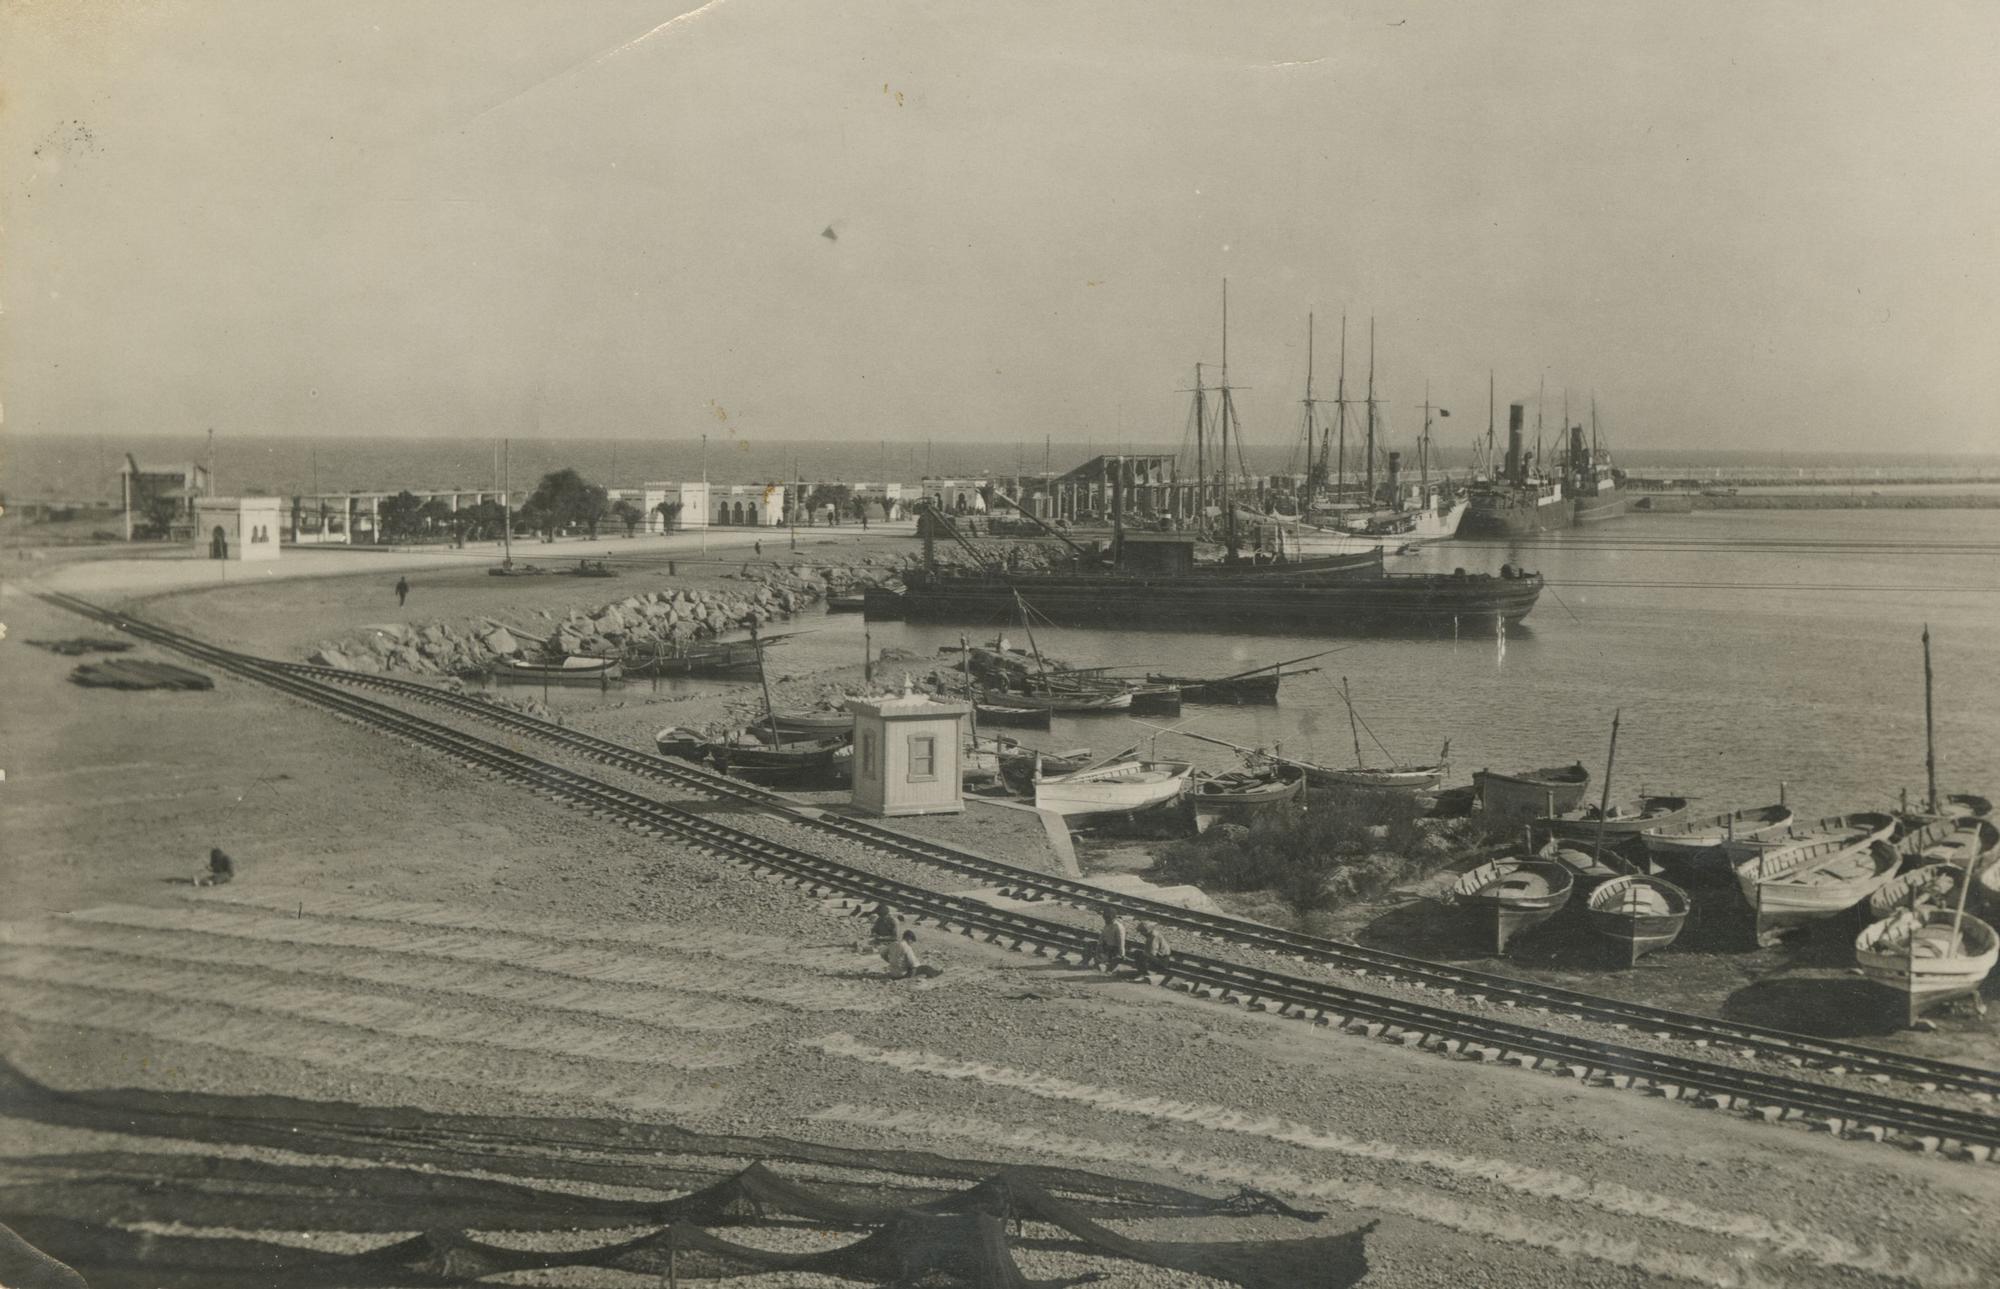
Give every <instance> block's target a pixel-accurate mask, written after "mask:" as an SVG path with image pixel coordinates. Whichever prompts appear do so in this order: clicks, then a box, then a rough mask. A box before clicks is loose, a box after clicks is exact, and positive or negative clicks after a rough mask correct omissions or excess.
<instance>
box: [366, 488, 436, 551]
mask: <svg viewBox="0 0 2000 1289" xmlns="http://www.w3.org/2000/svg"><path fill="white" fill-rule="evenodd" d="M423 508H424V503H423V502H421V501H418V500H417V495H416V494H415V493H413V492H409V491H407V490H406V491H403V492H399V493H397V494H396V495H395V496H393V497H390V498H389V499H388V500H386V501H384V502H382V503H381V504H380V505H379V506H377V507H376V508H375V523H376V526H377V536H378V537H379V538H382V539H385V540H388V541H392V542H400V541H404V540H406V539H408V538H411V537H414V536H416V534H417V531H418V530H419V528H421V527H422V525H423V519H422V518H421V515H422V512H423Z"/></svg>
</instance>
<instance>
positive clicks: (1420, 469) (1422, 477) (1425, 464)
mask: <svg viewBox="0 0 2000 1289" xmlns="http://www.w3.org/2000/svg"><path fill="white" fill-rule="evenodd" d="M1417 479H1418V483H1417V487H1418V493H1417V495H1418V497H1419V498H1420V499H1421V502H1422V504H1423V505H1426V506H1428V505H1429V504H1430V496H1431V383H1430V381H1428V380H1426V381H1425V382H1424V436H1423V437H1422V438H1421V439H1418V440H1417Z"/></svg>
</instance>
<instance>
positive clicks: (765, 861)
mask: <svg viewBox="0 0 2000 1289" xmlns="http://www.w3.org/2000/svg"><path fill="white" fill-rule="evenodd" d="M43 598H44V599H46V600H48V601H49V602H51V603H53V604H56V605H58V606H59V607H62V608H64V609H68V610H70V611H72V612H76V613H80V614H83V615H85V616H88V617H91V618H93V619H96V620H98V621H100V622H103V623H106V624H108V625H112V626H115V627H117V628H119V629H121V630H124V631H126V632H127V633H129V634H132V635H134V636H137V637H139V638H141V639H145V640H148V641H150V642H152V643H155V644H159V645H161V646H164V647H167V648H171V649H174V650H176V651H178V652H181V653H184V654H186V655H188V656H190V657H193V658H195V659H197V660H199V661H201V662H204V663H206V664H208V665H211V666H214V667H217V668H218V669H221V670H224V671H228V672H230V673H232V674H235V675H238V676H241V677H243V678H245V679H250V680H255V681H257V682H259V683H262V684H264V685H267V686H269V687H271V688H273V689H276V690H278V691H279V692H282V693H287V694H290V695H292V696H293V697H296V698H298V699H300V700H302V701H305V702H308V703H311V704H313V705H315V706H318V707H320V708H322V709H325V710H327V711H329V712H332V713H334V714H336V715H340V716H343V717H346V718H347V719H350V720H354V721H356V722H359V723H361V724H364V725H367V726H369V727H371V728H374V729H377V730H379V731H381V732H384V733H388V734H393V735H395V736H397V737H400V738H403V739H404V740H406V741H408V742H410V743H412V744H414V745H416V746H418V747H422V748H426V749H428V750H432V751H435V752H438V753H442V754H443V755H445V756H447V757H450V758H451V759H453V760H455V761H458V762H460V763H461V764H464V765H466V766H468V767H469V768H472V769H476V770H480V771H482V772H484V773H487V774H490V775H493V776H496V777H500V778H504V779H507V780H510V781H513V782H516V783H519V784H522V785H523V786H526V787H528V788H530V789H531V790H532V791H535V792H537V793H538V794H541V795H544V796H547V797H550V798H552V799H555V800H557V801H560V802H561V803H563V804H565V805H569V806H572V807H574V808H577V809H581V810H584V811H586V812H588V813H590V814H592V815H595V816H598V817H601V818H605V819H607V820H609V821H612V822H616V823H620V824H622V825H624V826H627V827H630V828H633V829H636V830H639V831H641V832H645V833H648V834H652V835H664V836H671V837H673V838H675V839H677V840H679V841H682V842H685V843H688V844H691V845H694V846H697V847H699V848H701V849H703V850H705V851H707V852H709V853H712V854H715V855H718V856H720V857H722V858H725V859H728V860H730V861H733V862H736V863H739V864H742V865H744V866H746V867H748V868H749V869H750V870H751V871H753V872H755V873H758V874H761V875H767V876H771V877H775V878H779V879H782V880H785V881H788V882H791V883H794V884H796V885H798V886H801V887H803V888H805V889H806V890H808V891H809V892H811V893H813V894H815V895H818V896H822V897H826V896H836V895H837V896H840V897H844V898H845V899H848V900H851V901H855V902H856V906H857V907H862V906H865V905H867V904H872V903H874V902H877V901H883V902H887V903H889V904H891V905H892V906H894V907H895V908H897V909H899V910H901V911H903V912H905V913H907V914H908V915H910V916H911V917H913V918H916V919H918V920H923V921H929V922H932V923H935V924H937V925H939V926H940V927H942V928H944V929H947V930H951V931H956V932H958V933H960V934H963V935H968V936H975V937H979V938H983V939H985V940H986V941H988V942H991V943H999V944H1005V945H1006V946H1007V947H1009V948H1012V949H1017V950H1022V951H1026V952H1032V953H1036V954H1041V955H1055V956H1057V957H1059V958H1062V959H1064V960H1076V961H1081V960H1083V959H1085V958H1087V957H1088V956H1089V955H1090V954H1091V952H1092V951H1093V949H1094V947H1095V942H1096V940H1095V936H1094V935H1093V934H1092V933H1091V932H1089V931H1086V930H1083V929H1080V928H1077V927H1074V926H1069V925H1066V924H1064V923H1058V922H1051V921H1048V920H1047V919H1043V918H1038V917H1034V916H1031V915H1029V914H1027V913H1023V912H1018V911H1013V910H1005V909H998V908H995V907H993V906H991V905H988V904H985V903H982V902H980V901H977V900H969V899H962V898H959V897H956V896H951V895H946V894H942V893H940V892H936V891H933V890H930V889H929V888H927V887H922V886H918V885H915V884H913V883H909V882H903V881H899V880H896V879H892V878H886V877H882V876H879V875H877V874H873V873H869V872H867V871H865V870H861V869H856V868H854V867H852V866H850V865H847V864H842V863H839V862H837V861H834V860H830V859H827V858H825V857H823V856H819V855H815V854H812V853H811V852H808V851H804V850H800V849H798V848H797V847H793V846H789V845H786V844H784V843H781V842H777V841H774V840H771V839H769V838H766V837H762V836H759V835H757V834H755V833H750V832H745V831H743V830H741V829H737V828H732V827H729V826H728V825H726V824H722V823H719V822H717V821H716V820H714V819H713V818H710V817H709V816H706V815H703V814H700V813H697V812H695V811H691V810H687V809H684V808H682V807H679V806H675V805H671V804H668V803H665V802H661V801H657V800H654V799H653V798H650V797H647V796H644V795H642V794H640V793H637V792H633V791H630V790H628V789H625V788H621V787H617V786H615V785H613V784H609V783H606V782H603V781H602V780H599V779H595V778H592V777H590V776H588V775H585V774H582V773H579V772H577V771H574V770H570V769H568V768H566V767H563V766H560V765H556V764H553V763H551V762H548V761H545V760H542V759H540V758H538V757H535V756H532V755H530V754H528V753H526V752H523V751H519V750H517V749H513V748H507V747H503V746H501V745H499V744H496V743H492V742H489V741H487V740H485V739H482V738H480V737H478V736H477V735H474V734H470V733H467V732H465V731H463V730H460V729H456V728H454V727H452V726H448V725H444V724H440V723H438V722H436V721H432V720H429V719H427V718H425V717H421V716H418V715H416V714H414V713H411V712H408V711H405V710H403V709H401V708H397V707H393V706H390V705H387V704H384V703H380V702H377V701H375V700H373V699H369V698H364V697H360V696H357V695H355V694H353V693H352V692H350V691H348V690H347V689H344V688H342V687H340V686H337V685H335V684H332V683H329V682H328V681H326V680H324V679H321V678H319V677H317V676H313V675H307V674H301V672H300V668H299V667H298V666H297V665H296V664H285V663H272V662H267V661H264V660H261V659H257V658H254V657H251V656H248V655H244V654H239V653H235V652H232V651H230V650H225V649H221V648H218V647H216V646H213V645H209V644H206V643H205V642H202V641H200V640H198V639H195V638H193V637H190V636H186V635H183V634H181V633H178V632H173V631H169V630H167V629H164V628H161V627H157V626H153V625H151V624H148V623H144V622H141V621H138V620H136V619H132V618H129V617H127V616H125V615H122V614H118V613H115V612H111V611H107V610H103V609H100V608H98V607H96V606H94V605H90V604H88V603H87V602H85V601H81V600H77V599H75V598H74V597H69V596H63V595H54V594H44V595H43ZM396 683H399V684H401V683H407V682H396ZM417 688H425V687H422V686H418V687H417ZM429 692H433V693H435V692H437V691H429ZM482 714H483V713H482ZM537 724H539V723H537ZM551 728H554V727H551ZM564 732H565V733H566V732H567V731H564ZM580 737H582V736H580ZM609 746H611V747H613V748H614V749H615V748H616V745H609ZM616 750H618V751H620V752H622V753H626V754H628V755H632V754H630V753H629V750H627V749H616ZM642 759H646V760H656V759H655V758H642ZM674 768H675V769H676V770H678V769H679V768H680V767H674ZM689 771H690V772H691V773H698V772H694V771H692V767H690V768H689ZM701 777H703V778H705V779H713V778H714V776H707V775H704V776H701ZM717 782H718V783H719V784H722V785H727V786H729V787H732V788H739V789H740V788H742V787H743V785H740V784H731V783H730V782H729V781H727V780H718V781H717ZM771 795H775V794H771ZM778 800H780V801H782V800H783V798H778ZM794 808H795V809H798V808H797V807H796V806H795V807H794ZM822 818H831V817H830V816H822ZM839 822H840V823H842V824H850V823H852V822H853V821H849V820H841V821H839ZM896 840H897V841H898V842H902V841H904V840H905V839H902V838H896ZM966 858H968V859H970V858H972V857H966ZM986 862H991V861H986ZM1024 876H1027V877H1030V878H1033V879H1034V884H1035V885H1037V886H1040V887H1047V886H1048V885H1049V884H1048V883H1047V882H1045V881H1043V880H1042V879H1043V876H1044V875H1041V874H1026V873H1024ZM1090 902H1091V903H1093V904H1101V903H1103V902H1104V899H1103V896H1102V894H1101V893H1098V892H1095V891H1092V892H1091V898H1090ZM1163 907H1164V906H1163ZM1174 912H1176V913H1178V912H1180V911H1179V910H1174ZM1221 921H1222V922H1223V923H1225V924H1228V925H1224V926H1221V927H1218V928H1217V930H1216V934H1218V935H1219V936H1221V937H1222V938H1227V939H1229V940H1231V941H1233V942H1240V943H1252V942H1254V939H1245V938H1244V937H1242V936H1239V935H1238V934H1236V932H1237V930H1238V929H1239V928H1242V929H1244V930H1246V931H1252V930H1262V929H1261V928H1252V927H1248V925H1247V924H1230V923H1229V920H1228V919H1222V920H1221ZM1323 943H1328V944H1331V943H1334V942H1323ZM1146 965H1147V966H1148V968H1149V970H1148V979H1150V980H1151V981H1152V982H1153V983H1155V984H1160V985H1167V986H1172V987H1177V988H1181V989H1183V990H1189V991H1193V992H1196V993H1200V994H1202V995H1205V996H1209V997H1213V998H1217V999H1220V1000H1223V1001H1229V1002H1239V1003H1244V1004H1247V1005H1250V1006H1256V1007H1261V1008H1263V1009H1265V1010H1267V1011H1275V1012H1279V1013H1281V1014H1284V1015H1288V1016H1293V1017H1300V1018H1306V1019H1311V1020H1313V1021H1316V1022H1318V1023H1321V1024H1326V1025H1338V1026H1341V1027H1342V1028H1344V1029H1348V1030H1352V1031H1356V1032H1359V1033H1362V1034H1365V1035H1367V1036H1369V1037H1376V1038H1383V1039H1387V1040H1391V1041H1398V1042H1401V1043H1403V1044H1405V1045H1407V1046H1412V1047H1420V1048H1424V1049H1426V1050H1434V1051H1437V1052H1439V1053H1441V1054H1444V1055H1449V1056H1456V1057H1460V1058H1464V1059H1477V1060H1484V1061H1504V1062H1511V1063H1514V1064H1518V1065H1522V1066H1526V1067H1533V1068H1538V1069H1543V1070H1547V1071H1551V1072H1557V1073H1562V1074H1566V1075H1569V1076H1571V1077H1575V1078H1578V1079H1581V1080H1585V1081H1588V1082H1593V1083H1602V1084H1608V1085H1610V1086H1614V1087H1621V1088H1630V1089H1635V1090H1639V1091H1645V1092H1650V1093H1653V1094H1655V1095H1659V1096H1664V1097H1669V1098H1673V1099H1683V1100H1695V1101H1698V1102H1699V1103H1700V1104H1703V1105H1706V1106H1709V1107H1712V1108H1717V1109H1726V1110H1739V1111H1743V1112H1747V1113H1750V1114H1753V1115H1755V1116H1757V1117H1760V1118H1763V1119H1766V1120H1770V1121H1773V1122H1779V1121H1788V1120H1789V1121H1802V1122H1805V1123H1807V1124H1809V1125H1811V1126H1815V1127H1820V1128H1823V1129H1827V1130H1830V1131H1835V1132H1839V1133H1842V1134H1845V1135H1850V1136H1865V1137H1869V1138H1873V1139H1876V1140H1885V1139H1895V1140H1897V1141H1900V1142H1902V1143H1904V1144H1907V1145H1910V1146H1913V1147H1915V1148H1919V1149H1926V1150H1941V1151H1946V1152H1950V1153H1953V1154H1958V1155H1961V1156H1964V1157H1969V1158H1973V1159H1980V1160H1986V1159H1992V1158H1995V1157H2000V1116H1995V1115H1992V1114H1988V1113H1985V1112H1982V1111H1978V1110H1969V1109H1957V1108H1951V1107H1943V1106H1937V1105H1932V1104H1928V1103H1923V1102H1916V1101H1910V1100H1906V1099H1903V1098H1899V1097H1895V1096H1891V1095H1887V1094H1885V1093H1882V1092H1876V1091H1870V1090H1865V1089H1854V1088H1849V1087H1846V1086H1842V1085H1837V1084H1829V1083H1824V1082H1818V1081H1808V1080H1802V1079H1798V1078H1794V1077H1791V1076H1789V1075H1786V1074H1781V1073H1768V1072H1764V1071H1759V1070H1753V1069H1745V1068H1741V1067H1737V1066H1731V1065H1724V1064H1719V1063H1716V1062H1713V1061H1708V1060H1703V1059H1700V1058H1699V1057H1686V1056H1678V1055H1674V1054H1670V1053H1663V1052H1660V1051H1658V1050H1655V1049H1651V1048H1638V1047H1630V1046H1625V1045H1622V1044H1615V1043H1604V1042H1599V1041H1595V1040H1592V1039H1585V1038H1579V1037H1575V1036H1572V1035H1567V1034H1561V1033H1555V1032H1551V1031H1549V1030H1545V1029H1540V1028H1537V1027H1535V1026H1532V1025H1529V1024H1525V1023H1519V1022H1515V1021H1510V1020H1504V1019H1499V1018H1494V1017H1489V1016H1485V1015H1479V1014H1468V1013H1466V1012H1463V1011H1459V1010H1455V1009H1451V1008H1447V1007H1443V1006H1438V1005H1434V1004H1430V1003H1424V1002H1411V1001H1407V1000H1404V999H1400V998H1394V997H1385V996H1383V995H1380V994H1376V993H1370V992H1367V991H1364V990H1359V989H1352V988H1348V987H1344V986H1341V985H1337V984H1332V983H1329V982H1326V981H1323V980H1313V979H1308V978H1303V977H1298V976H1291V975H1287V974H1285V973H1283V972H1279V971H1270V970H1263V969H1259V968H1255V967H1249V966H1245V965H1243V964H1240V963H1236V962H1231V961H1226V960H1222V959H1217V958H1212V957H1207V956H1204V955H1200V954H1194V953H1177V954H1175V955H1174V956H1173V958H1172V959H1171V961H1170V962H1167V963H1149V964H1146ZM1496 979H1498V978H1496ZM1606 1005H1607V1006H1609V1005H1612V1004H1610V1003H1609V1002H1608V1000H1606ZM1685 1023H1686V1024H1687V1025H1689V1026H1700V1025H1702V1024H1705V1023H1706V1022H1705V1021H1704V1020H1703V1018H1699V1017H1686V1018H1685ZM1773 1033H1778V1032H1777V1031H1773ZM1797 1041H1798V1042H1799V1043H1800V1044H1802V1045H1803V1050H1807V1051H1820V1050H1823V1049H1825V1048H1828V1047H1829V1046H1835V1045H1828V1044H1822V1043H1820V1042H1818V1041H1817V1040H1812V1039H1803V1038H1801V1039H1798V1040H1797ZM1776 1047H1777V1044H1776V1043H1775V1042H1769V1041H1767V1048H1766V1049H1763V1050H1775V1049H1776ZM1856 1050H1857V1051H1858V1052H1861V1053H1862V1054H1867V1053H1866V1052H1865V1049H1856ZM1797 1052H1798V1049H1795V1050H1794V1053H1793V1054H1794V1055H1797ZM1896 1059H1898V1060H1903V1061H1905V1062H1907V1063H1909V1064H1912V1065H1922V1064H1927V1063H1922V1062H1917V1061H1916V1060H1915V1058H1896ZM1928 1064H1933V1065H1935V1063H1928ZM1961 1069H1963V1070H1966V1071H1968V1073H1969V1074H1974V1075H1979V1074H1983V1073H1984V1072H1980V1071H1976V1070H1972V1069H1971V1068H1970V1067H1958V1066H1938V1067H1937V1070H1938V1071H1953V1070H1961ZM1878 1077H1881V1078H1884V1079H1886V1078H1887V1077H1888V1076H1887V1075H1886V1074H1878ZM1989 1077H1990V1076H1989ZM1933 1080H1934V1082H1935V1084H1936V1085H1937V1086H1944V1080H1943V1078H1942V1077H1941V1074H1940V1073H1937V1072H1934V1075H1933Z"/></svg>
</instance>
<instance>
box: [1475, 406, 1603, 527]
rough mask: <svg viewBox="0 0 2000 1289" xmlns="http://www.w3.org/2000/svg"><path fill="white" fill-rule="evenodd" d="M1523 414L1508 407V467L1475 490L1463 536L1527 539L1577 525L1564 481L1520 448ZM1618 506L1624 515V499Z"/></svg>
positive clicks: (1520, 408) (1514, 407)
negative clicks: (1545, 469) (1555, 476)
mask: <svg viewBox="0 0 2000 1289" xmlns="http://www.w3.org/2000/svg"><path fill="white" fill-rule="evenodd" d="M1524 413H1525V408H1524V407H1523V405H1522V404H1520V403H1510V404H1508V405H1507V467H1506V469H1505V471H1504V472H1503V473H1502V474H1501V475H1500V477H1499V478H1497V479H1483V480H1480V481H1479V482H1477V483H1474V484H1473V485H1472V494H1471V496H1470V498H1469V499H1468V504H1467V506H1466V508H1465V517H1464V518H1463V519H1462V520H1461V521H1460V522H1459V526H1458V533H1459V536H1461V537H1527V536H1532V535H1533V534H1535V533H1543V532H1551V531H1554V530H1558V529H1563V528H1568V527H1569V526H1570V525H1571V524H1573V523H1575V522H1576V502H1575V500H1574V499H1573V498H1571V497H1570V496H1569V494H1568V493H1567V492H1566V491H1565V489H1564V486H1563V484H1564V481H1563V480H1562V479H1558V478H1551V477H1549V476H1548V475H1546V474H1544V473H1543V472H1542V469H1541V463H1540V462H1539V461H1534V460H1533V459H1532V457H1533V454H1532V453H1527V452H1524V450H1523V448H1522V443H1521V437H1522V431H1521V424H1522V417H1523V415H1524ZM1619 505H1620V507H1621V509H1622V507H1623V505H1624V501H1623V499H1622V498H1620V499H1619Z"/></svg>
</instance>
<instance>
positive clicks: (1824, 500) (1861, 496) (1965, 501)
mask: <svg viewBox="0 0 2000 1289" xmlns="http://www.w3.org/2000/svg"><path fill="white" fill-rule="evenodd" d="M1633 502H1634V506H1635V508H1637V509H1640V510H1642V511H1646V512H1650V513H1653V514H1684V513H1686V512H1688V511H1691V510H1994V509H2000V494H1991V495H1989V494H1985V493H1958V494H1945V493H1895V492H1887V493H1873V494H1871V493H1852V492H1820V493H1802V494H1799V495H1796V496H1790V495H1786V494H1784V493H1768V492H1763V493H1739V494H1737V495H1736V496H1734V497H1708V496H1703V495H1702V494H1701V493H1698V492H1697V493H1686V492H1673V493H1641V494H1638V495H1637V496H1635V497H1634V498H1633ZM1640 502H1645V503H1648V504H1646V505H1643V506H1641V505H1639V503H1640Z"/></svg>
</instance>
